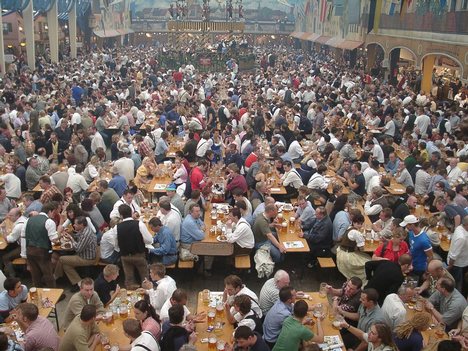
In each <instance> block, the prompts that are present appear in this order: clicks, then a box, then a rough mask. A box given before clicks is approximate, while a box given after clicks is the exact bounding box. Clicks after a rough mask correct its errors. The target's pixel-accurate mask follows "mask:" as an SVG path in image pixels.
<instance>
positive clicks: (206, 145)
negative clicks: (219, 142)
mask: <svg viewBox="0 0 468 351" xmlns="http://www.w3.org/2000/svg"><path fill="white" fill-rule="evenodd" d="M212 145H213V140H212V139H211V138H210V132H204V133H203V134H202V137H201V139H200V141H199V142H198V144H197V150H196V152H195V154H196V155H197V156H198V157H205V154H206V152H207V151H208V150H210V149H211V146H212Z"/></svg>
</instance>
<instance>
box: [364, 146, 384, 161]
mask: <svg viewBox="0 0 468 351" xmlns="http://www.w3.org/2000/svg"><path fill="white" fill-rule="evenodd" d="M366 149H368V150H369V151H370V152H371V153H372V157H373V158H374V159H376V160H377V161H379V163H380V164H384V163H385V156H384V153H383V150H382V148H381V147H380V145H379V144H375V143H374V141H373V140H367V141H366Z"/></svg>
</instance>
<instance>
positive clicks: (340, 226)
mask: <svg viewBox="0 0 468 351" xmlns="http://www.w3.org/2000/svg"><path fill="white" fill-rule="evenodd" d="M350 225H351V221H350V220H349V216H348V212H346V211H339V212H338V213H337V214H336V215H335V219H334V220H333V241H340V239H341V237H342V236H343V234H344V233H345V231H346V229H348V228H349V226H350Z"/></svg>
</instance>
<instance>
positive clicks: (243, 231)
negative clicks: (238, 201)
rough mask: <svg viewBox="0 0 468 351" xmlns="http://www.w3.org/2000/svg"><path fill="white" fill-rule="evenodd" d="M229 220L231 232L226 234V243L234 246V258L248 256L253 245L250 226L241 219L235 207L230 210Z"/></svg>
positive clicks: (238, 210)
mask: <svg viewBox="0 0 468 351" xmlns="http://www.w3.org/2000/svg"><path fill="white" fill-rule="evenodd" d="M229 219H230V220H231V223H232V224H233V227H232V231H230V232H227V233H226V241H227V242H228V243H232V244H234V256H236V255H248V254H250V251H251V250H252V248H253V247H254V244H255V240H254V235H253V232H252V228H251V227H250V224H249V223H248V222H247V220H245V218H243V217H242V215H241V212H240V209H238V208H237V207H234V208H233V209H232V210H231V213H230V214H229Z"/></svg>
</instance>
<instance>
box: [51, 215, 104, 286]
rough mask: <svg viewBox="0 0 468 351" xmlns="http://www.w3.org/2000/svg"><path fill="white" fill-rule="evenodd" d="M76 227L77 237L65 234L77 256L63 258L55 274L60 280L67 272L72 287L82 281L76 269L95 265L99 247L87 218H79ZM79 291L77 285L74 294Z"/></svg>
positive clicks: (58, 263)
mask: <svg viewBox="0 0 468 351" xmlns="http://www.w3.org/2000/svg"><path fill="white" fill-rule="evenodd" d="M74 226H75V230H76V232H77V233H76V235H74V236H71V235H69V234H64V236H65V237H67V238H68V239H70V242H71V245H72V249H73V250H74V251H75V253H76V254H75V255H71V256H61V257H60V259H59V261H58V262H57V266H56V267H55V273H54V276H55V278H60V277H62V276H63V273H64V272H65V274H66V275H67V277H68V279H69V280H70V282H71V283H72V285H76V284H78V283H79V282H80V281H81V278H80V275H79V274H78V273H77V271H76V270H75V267H84V266H91V265H94V263H95V261H96V247H97V241H96V234H94V233H93V231H92V230H91V228H89V226H88V222H87V220H86V217H84V216H80V217H78V218H77V219H76V220H75V225H74ZM77 289H78V290H79V287H78V286H77V285H76V286H75V287H73V288H72V292H73V290H75V291H78V290H77Z"/></svg>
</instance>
